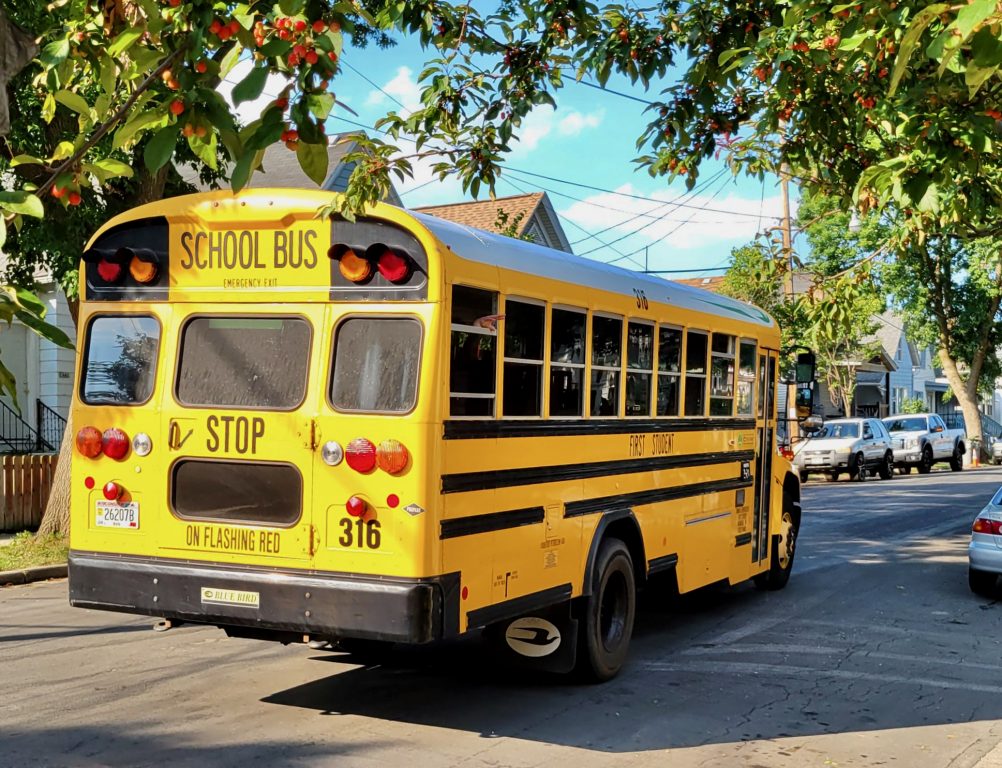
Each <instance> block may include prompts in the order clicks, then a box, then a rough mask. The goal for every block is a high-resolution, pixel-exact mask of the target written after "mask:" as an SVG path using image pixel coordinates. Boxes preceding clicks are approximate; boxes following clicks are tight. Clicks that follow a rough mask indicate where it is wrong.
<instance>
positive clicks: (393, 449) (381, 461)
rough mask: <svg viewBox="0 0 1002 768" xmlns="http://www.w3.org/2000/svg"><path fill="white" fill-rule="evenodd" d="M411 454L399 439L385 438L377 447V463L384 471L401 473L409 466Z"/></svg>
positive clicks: (392, 473) (393, 473) (394, 473)
mask: <svg viewBox="0 0 1002 768" xmlns="http://www.w3.org/2000/svg"><path fill="white" fill-rule="evenodd" d="M409 460H410V454H409V453H408V452H407V449H406V448H405V447H404V446H403V443H401V442H400V441H398V440H383V442H381V443H380V444H379V448H377V449H376V463H377V464H378V465H379V468H380V469H381V470H383V471H384V472H389V473H390V474H391V475H399V474H400V473H401V472H403V471H404V470H405V469H406V468H407V462H408V461H409Z"/></svg>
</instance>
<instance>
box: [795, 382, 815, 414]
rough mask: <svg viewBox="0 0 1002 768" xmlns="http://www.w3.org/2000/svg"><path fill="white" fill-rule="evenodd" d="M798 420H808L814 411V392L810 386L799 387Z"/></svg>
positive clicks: (797, 401)
mask: <svg viewBox="0 0 1002 768" xmlns="http://www.w3.org/2000/svg"><path fill="white" fill-rule="evenodd" d="M795 403H796V408H797V419H800V420H802V419H806V418H808V417H809V416H810V415H811V414H812V413H813V411H814V390H813V389H811V387H810V385H806V386H799V387H797V399H796V401H795Z"/></svg>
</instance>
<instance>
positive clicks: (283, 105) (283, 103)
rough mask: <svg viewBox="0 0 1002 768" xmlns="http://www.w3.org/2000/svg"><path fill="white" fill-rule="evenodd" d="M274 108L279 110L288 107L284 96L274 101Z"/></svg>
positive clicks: (287, 101)
mask: <svg viewBox="0 0 1002 768" xmlns="http://www.w3.org/2000/svg"><path fill="white" fill-rule="evenodd" d="M275 106H276V107H278V108H279V109H285V108H286V107H287V106H289V100H288V99H287V98H285V97H284V96H283V97H282V98H280V99H275Z"/></svg>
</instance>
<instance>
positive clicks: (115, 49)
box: [108, 27, 159, 58]
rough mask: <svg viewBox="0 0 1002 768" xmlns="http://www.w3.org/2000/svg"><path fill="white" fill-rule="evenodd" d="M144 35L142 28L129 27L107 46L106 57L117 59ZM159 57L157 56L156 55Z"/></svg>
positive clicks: (144, 31)
mask: <svg viewBox="0 0 1002 768" xmlns="http://www.w3.org/2000/svg"><path fill="white" fill-rule="evenodd" d="M145 33H146V30H145V29H144V28H143V27H129V28H128V29H126V30H125V31H124V32H122V33H121V34H119V36H118V37H116V38H115V40H114V42H112V44H111V45H109V46H108V55H109V56H111V57H112V58H117V57H118V56H120V55H121V54H122V53H124V52H125V51H126V50H128V49H129V48H130V47H132V44H133V43H135V42H136V41H137V40H138V39H139V38H141V37H142V36H143V35H144V34H145ZM158 55H159V54H158Z"/></svg>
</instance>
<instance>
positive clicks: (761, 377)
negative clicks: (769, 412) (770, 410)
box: [755, 355, 765, 419]
mask: <svg viewBox="0 0 1002 768" xmlns="http://www.w3.org/2000/svg"><path fill="white" fill-rule="evenodd" d="M755 412H756V413H757V414H758V418H760V419H764V418H765V355H759V356H758V408H757V409H756V411H755Z"/></svg>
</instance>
